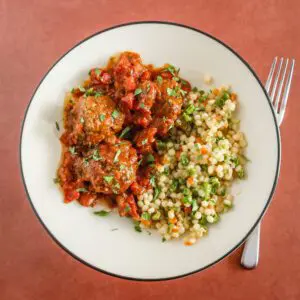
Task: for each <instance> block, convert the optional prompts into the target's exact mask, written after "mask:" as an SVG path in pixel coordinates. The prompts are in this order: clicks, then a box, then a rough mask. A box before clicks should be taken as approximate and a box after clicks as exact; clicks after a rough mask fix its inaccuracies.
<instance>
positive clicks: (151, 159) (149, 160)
mask: <svg viewBox="0 0 300 300" xmlns="http://www.w3.org/2000/svg"><path fill="white" fill-rule="evenodd" d="M154 161H155V159H154V156H153V155H152V154H151V153H149V154H148V155H147V163H149V164H151V163H153V162H154Z"/></svg>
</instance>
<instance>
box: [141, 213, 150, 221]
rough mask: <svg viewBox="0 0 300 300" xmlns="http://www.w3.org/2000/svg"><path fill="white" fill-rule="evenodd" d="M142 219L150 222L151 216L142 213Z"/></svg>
mask: <svg viewBox="0 0 300 300" xmlns="http://www.w3.org/2000/svg"><path fill="white" fill-rule="evenodd" d="M142 219H144V220H147V221H149V220H150V214H149V213H147V212H146V211H145V212H143V213H142Z"/></svg>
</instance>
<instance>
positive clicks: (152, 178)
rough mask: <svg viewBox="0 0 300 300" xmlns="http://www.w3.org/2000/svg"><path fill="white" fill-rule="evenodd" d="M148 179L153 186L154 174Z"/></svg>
mask: <svg viewBox="0 0 300 300" xmlns="http://www.w3.org/2000/svg"><path fill="white" fill-rule="evenodd" d="M149 181H150V184H151V185H152V186H155V176H151V177H150V180H149Z"/></svg>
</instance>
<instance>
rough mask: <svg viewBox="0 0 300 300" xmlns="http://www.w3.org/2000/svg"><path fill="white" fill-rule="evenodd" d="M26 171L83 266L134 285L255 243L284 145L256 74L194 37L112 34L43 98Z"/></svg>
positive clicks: (36, 102)
mask: <svg viewBox="0 0 300 300" xmlns="http://www.w3.org/2000/svg"><path fill="white" fill-rule="evenodd" d="M20 164H21V172H22V178H23V182H24V186H25V189H26V192H27V196H28V199H29V201H30V203H31V205H32V207H33V210H34V212H35V214H36V215H37V217H38V219H39V220H40V222H41V223H42V224H43V226H44V227H45V229H46V230H47V232H48V233H49V234H50V236H51V237H52V238H53V239H54V240H55V241H56V242H57V243H58V244H59V245H60V246H61V247H62V248H63V249H65V250H66V251H67V252H68V253H69V254H70V255H72V256H73V257H74V258H76V259H78V260H79V261H81V262H82V263H84V264H86V265H88V266H90V267H92V268H94V269H96V270H99V271H102V272H104V273H107V274H111V275H114V276H119V277H122V278H127V279H134V280H166V279H171V278H178V277H181V276H185V275H188V274H192V273H195V272H198V271H200V270H204V269H206V268H207V267H209V266H211V265H213V264H215V263H217V262H218V261H220V260H221V259H223V258H224V257H226V256H227V255H229V254H230V253H231V252H232V251H233V250H234V249H236V248H237V247H238V246H239V245H241V243H242V242H243V241H244V240H245V239H246V238H247V236H248V235H249V234H250V233H251V231H252V230H253V229H254V227H255V225H256V224H257V223H258V222H259V220H260V219H261V218H262V216H263V214H264V213H265V211H266V209H267V207H268V204H269V202H270V200H271V198H272V195H273V193H274V189H275V186H276V183H277V178H278V173H279V166H280V137H279V132H278V126H277V123H276V119H275V116H274V113H273V110H272V106H271V104H270V101H269V99H268V96H267V94H266V92H265V90H264V88H263V85H262V84H261V82H260V81H259V79H258V77H257V76H256V74H255V73H254V71H253V70H252V69H251V67H250V66H249V65H248V64H247V63H246V62H245V60H243V59H242V58H241V57H240V56H239V55H238V54H237V53H236V52H235V51H234V50H232V49H231V48H229V47H228V46H226V45H225V44H224V43H222V42H221V41H219V40H217V39H216V38H214V37H212V36H210V35H208V34H206V33H203V32H201V31H199V30H196V29H194V28H190V27H187V26H183V25H179V24H173V23H167V22H139V23H129V24H123V25H120V26H117V27H113V28H109V29H106V30H104V31H101V32H99V33H96V34H94V35H93V36H91V37H88V38H87V39H85V40H83V41H82V42H80V43H79V44H77V45H76V46H74V47H73V48H72V49H71V50H69V51H68V52H67V53H66V54H65V55H64V56H63V57H61V58H60V59H59V60H58V61H57V62H56V63H55V64H54V65H53V67H52V68H51V69H50V70H49V71H48V73H47V74H46V75H45V76H44V78H43V79H42V80H41V82H40V84H39V86H38V87H37V89H36V90H35V92H34V95H33V96H32V98H31V101H30V103H29V105H28V108H27V110H26V113H25V118H24V122H23V127H22V134H21V140H20Z"/></svg>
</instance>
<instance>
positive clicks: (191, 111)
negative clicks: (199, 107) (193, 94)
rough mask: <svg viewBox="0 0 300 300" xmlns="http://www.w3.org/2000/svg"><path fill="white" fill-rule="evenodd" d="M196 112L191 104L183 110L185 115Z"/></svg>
mask: <svg viewBox="0 0 300 300" xmlns="http://www.w3.org/2000/svg"><path fill="white" fill-rule="evenodd" d="M195 110H196V107H195V106H194V105H193V104H190V105H189V106H188V107H187V108H186V109H185V111H184V112H185V113H186V114H187V115H191V114H192V113H193V112H194V111H195Z"/></svg>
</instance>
